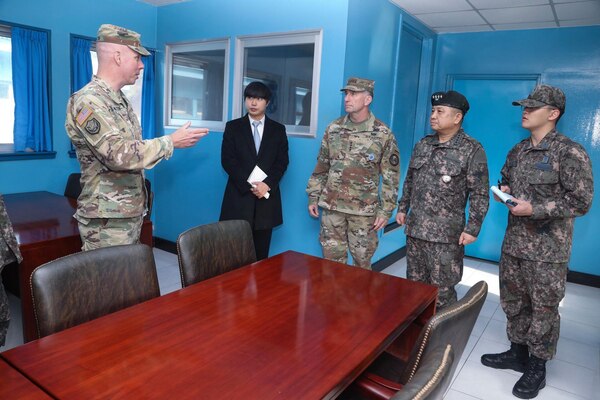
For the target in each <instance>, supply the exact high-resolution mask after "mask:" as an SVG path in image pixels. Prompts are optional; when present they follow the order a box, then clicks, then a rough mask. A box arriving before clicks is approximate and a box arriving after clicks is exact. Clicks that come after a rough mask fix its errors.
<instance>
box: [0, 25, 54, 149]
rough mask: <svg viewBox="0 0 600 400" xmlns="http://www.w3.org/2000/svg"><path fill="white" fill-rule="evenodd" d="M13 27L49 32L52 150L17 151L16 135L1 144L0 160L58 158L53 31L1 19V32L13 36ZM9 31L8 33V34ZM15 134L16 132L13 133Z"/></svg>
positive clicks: (49, 95)
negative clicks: (53, 78) (15, 146)
mask: <svg viewBox="0 0 600 400" xmlns="http://www.w3.org/2000/svg"><path fill="white" fill-rule="evenodd" d="M12 28H24V29H29V30H35V31H39V32H45V33H46V34H48V58H47V60H46V62H47V67H48V122H49V126H50V138H51V144H52V150H49V151H32V152H26V151H15V148H14V137H13V143H12V144H0V161H19V160H36V159H50V158H56V150H54V122H53V119H54V114H53V107H52V31H51V30H50V29H44V28H38V27H35V26H30V25H23V24H16V23H13V22H9V21H4V20H1V19H0V32H4V33H5V35H2V36H5V37H11V35H10V33H11V31H12ZM7 31H8V35H6V33H7ZM13 135H14V133H13Z"/></svg>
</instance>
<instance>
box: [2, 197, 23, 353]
mask: <svg viewBox="0 0 600 400" xmlns="http://www.w3.org/2000/svg"><path fill="white" fill-rule="evenodd" d="M22 260H23V258H22V257H21V251H20V250H19V245H18V244H17V239H16V238H15V234H14V232H13V229H12V225H11V223H10V220H9V219H8V214H7V213H6V207H5V206H4V200H3V199H2V195H0V346H4V342H5V340H6V333H7V332H8V324H9V322H10V307H9V305H8V298H7V297H6V292H5V291H4V285H3V284H2V269H3V268H4V266H5V265H8V264H10V263H13V262H21V261H22Z"/></svg>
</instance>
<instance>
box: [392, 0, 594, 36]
mask: <svg viewBox="0 0 600 400" xmlns="http://www.w3.org/2000/svg"><path fill="white" fill-rule="evenodd" d="M390 1H391V2H392V3H394V4H396V5H397V6H398V7H400V8H402V9H403V10H404V11H406V12H408V13H409V14H411V15H412V16H414V17H415V18H417V19H419V20H420V21H421V22H423V23H424V24H425V25H427V26H428V27H429V28H431V29H432V30H433V31H435V32H438V33H445V32H483V31H500V30H511V29H538V28H557V27H567V26H588V25H600V0H390Z"/></svg>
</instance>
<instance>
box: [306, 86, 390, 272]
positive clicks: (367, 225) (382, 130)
mask: <svg viewBox="0 0 600 400" xmlns="http://www.w3.org/2000/svg"><path fill="white" fill-rule="evenodd" d="M373 90H374V82H373V81H372V80H369V79H361V78H350V79H348V83H347V85H346V86H345V87H344V88H343V89H341V91H343V92H345V97H344V105H345V110H346V112H347V113H348V114H347V115H346V116H344V117H341V118H339V119H337V120H335V121H333V122H332V123H331V124H330V125H329V126H328V127H327V129H326V130H325V135H324V136H323V141H322V142H321V149H320V151H319V155H318V157H317V165H316V167H315V169H314V171H313V173H312V175H311V177H310V179H309V181H308V186H307V188H306V192H307V193H308V203H309V205H308V212H309V214H310V215H311V216H313V217H315V218H318V217H319V209H318V207H321V208H322V209H323V215H322V218H321V233H320V242H321V246H322V248H323V256H324V257H325V258H327V259H330V260H334V261H338V262H342V263H347V261H348V250H350V254H351V255H352V259H353V260H354V265H356V266H358V267H361V268H367V269H370V268H371V257H373V254H374V253H375V250H376V249H377V244H378V237H377V231H378V230H379V229H381V228H383V227H384V226H385V224H386V223H387V221H388V219H389V218H390V217H391V215H392V212H393V211H394V207H395V203H396V200H397V196H398V181H399V176H400V167H399V164H400V159H399V155H398V145H397V144H396V138H395V137H394V134H393V133H392V132H391V131H390V129H389V128H388V127H387V126H386V125H385V124H384V123H383V122H381V121H379V120H378V119H376V118H375V116H374V115H373V113H371V111H370V110H369V105H370V104H371V101H372V100H373ZM380 176H381V194H379V180H380Z"/></svg>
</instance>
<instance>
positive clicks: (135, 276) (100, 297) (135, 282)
mask: <svg viewBox="0 0 600 400" xmlns="http://www.w3.org/2000/svg"><path fill="white" fill-rule="evenodd" d="M31 293H32V297H33V309H34V314H35V320H36V324H37V330H38V337H40V338H41V337H44V336H47V335H50V334H52V333H54V332H58V331H61V330H63V329H67V328H70V327H72V326H75V325H79V324H81V323H83V322H86V321H90V320H92V319H95V318H98V317H101V316H103V315H106V314H110V313H112V312H115V311H118V310H120V309H123V308H126V307H129V306H132V305H134V304H137V303H141V302H143V301H146V300H149V299H152V298H154V297H158V296H160V289H159V286H158V278H157V276H156V266H155V264H154V254H153V253H152V249H151V248H150V247H148V246H146V245H144V244H135V245H124V246H113V247H105V248H101V249H97V250H91V251H85V252H81V253H75V254H71V255H68V256H65V257H62V258H59V259H57V260H54V261H50V262H49V263H46V264H44V265H42V266H40V267H38V268H36V269H35V270H34V271H33V273H32V275H31Z"/></svg>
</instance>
